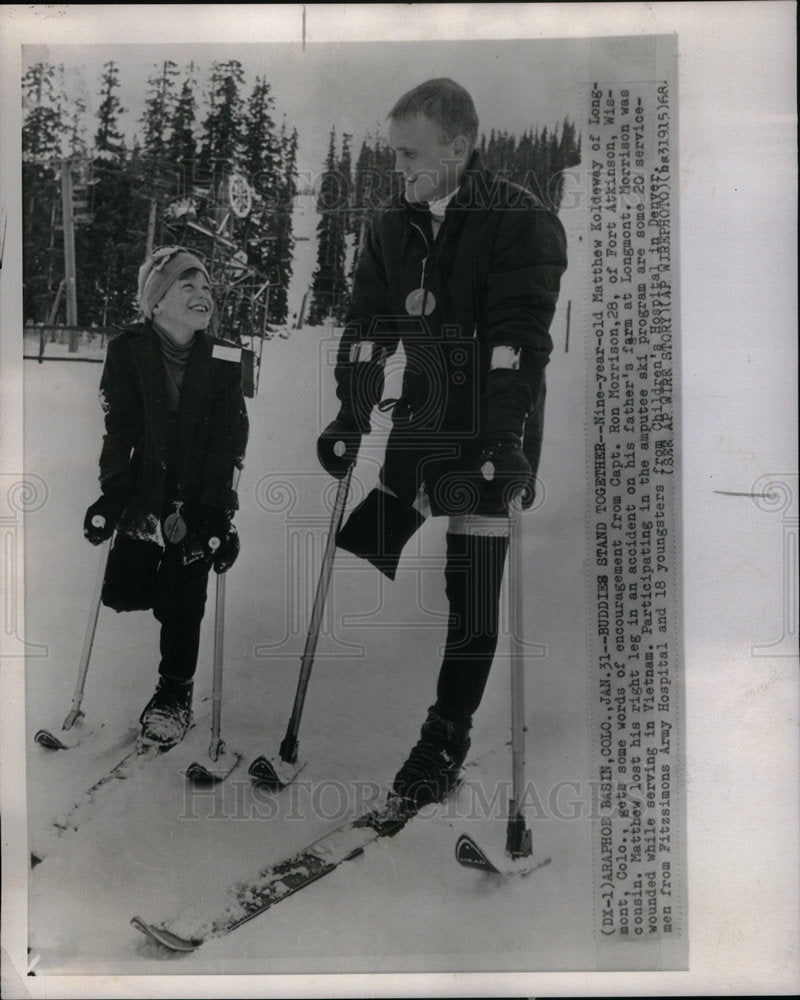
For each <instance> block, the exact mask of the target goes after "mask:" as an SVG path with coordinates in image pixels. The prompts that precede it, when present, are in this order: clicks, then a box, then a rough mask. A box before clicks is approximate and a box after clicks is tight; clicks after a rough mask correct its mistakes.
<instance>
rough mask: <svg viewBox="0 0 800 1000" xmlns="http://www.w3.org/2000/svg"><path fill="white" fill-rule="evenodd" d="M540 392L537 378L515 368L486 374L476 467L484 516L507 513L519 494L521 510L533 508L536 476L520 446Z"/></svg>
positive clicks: (501, 369)
mask: <svg viewBox="0 0 800 1000" xmlns="http://www.w3.org/2000/svg"><path fill="white" fill-rule="evenodd" d="M539 377H540V376H539ZM539 388H540V386H537V377H536V376H531V375H528V374H526V373H523V372H521V371H519V369H516V368H493V369H492V370H491V371H490V372H489V375H488V377H487V380H486V411H485V419H484V425H483V428H482V430H483V433H482V439H483V440H482V447H481V451H480V454H479V457H478V463H477V464H478V470H479V472H480V482H481V489H482V493H483V498H482V502H481V509H482V510H483V511H484V512H485V513H488V514H504V513H506V511H507V510H508V506H509V504H510V503H511V502H512V501H513V499H514V497H515V496H516V495H517V494H519V493H521V494H522V496H521V498H520V499H521V504H522V508H523V510H527V509H528V508H529V507H530V506H531V505H532V504H533V501H534V497H535V490H534V482H535V474H534V470H533V469H532V468H531V464H530V462H529V461H528V459H527V458H526V456H525V453H524V451H523V449H522V444H523V433H524V429H525V422H526V420H527V417H528V413H529V412H530V410H531V409H532V408H533V405H534V400H535V399H536V397H537V390H538V389H539Z"/></svg>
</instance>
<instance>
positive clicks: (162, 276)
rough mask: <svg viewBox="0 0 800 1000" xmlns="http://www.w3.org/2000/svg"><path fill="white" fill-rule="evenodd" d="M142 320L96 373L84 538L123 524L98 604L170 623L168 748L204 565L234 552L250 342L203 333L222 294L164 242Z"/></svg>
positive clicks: (149, 273)
mask: <svg viewBox="0 0 800 1000" xmlns="http://www.w3.org/2000/svg"><path fill="white" fill-rule="evenodd" d="M138 293H139V304H140V307H141V310H142V313H143V314H144V322H143V323H142V324H140V325H137V326H133V327H131V328H130V329H127V330H125V331H123V332H122V333H121V334H120V335H119V336H118V337H116V338H114V339H113V340H112V341H111V342H110V343H109V345H108V351H107V355H106V361H105V366H104V369H103V375H102V378H101V382H100V395H101V402H102V406H103V411H104V416H105V436H104V438H103V447H102V451H101V454H100V487H101V490H102V495H101V497H100V498H99V499H98V500H97V501H95V503H93V504H92V505H91V507H89V509H88V510H87V512H86V517H85V520H84V534H85V536H86V538H87V539H88V540H89V541H90V542H91V543H92V544H93V545H99V544H100V543H101V542H103V541H105V540H106V539H107V538H110V537H111V535H112V534H114V532H115V531H116V534H115V537H114V542H113V545H112V549H111V552H110V554H109V561H108V566H107V569H106V578H105V583H104V589H103V601H104V603H105V604H107V605H108V606H110V607H112V608H114V609H115V610H117V611H132V610H140V609H141V610H143V609H147V608H152V610H153V613H154V615H155V617H156V619H157V620H158V621H159V622H160V624H161V636H160V648H161V661H160V664H159V668H158V674H159V679H158V686H157V688H156V691H155V693H154V695H153V697H152V698H151V699H150V701H149V703H148V704H147V706H146V707H145V709H144V711H143V712H142V715H141V717H140V723H141V727H142V731H141V735H142V739H143V740H145V741H147V742H151V743H156V744H158V745H159V746H161V747H162V748H163V749H167V748H169V747H170V746H173V745H174V744H175V743H177V742H178V741H179V740H181V739H182V738H183V736H184V735H185V733H186V730H187V729H188V728H189V726H190V725H191V721H192V711H191V704H192V688H193V678H194V672H195V668H196V665H197V656H198V650H199V643H200V625H201V622H202V619H203V612H204V610H205V602H206V591H207V586H208V573H209V570H210V568H211V566H212V565H213V567H214V569H215V571H216V572H217V573H224V572H225V571H226V570H228V569H230V567H231V566H232V565H233V563H234V561H235V560H236V557H237V555H238V552H239V539H238V534H237V532H236V528H235V526H234V525H233V522H232V518H233V513H234V511H235V510H236V509H237V507H238V500H237V496H236V493H235V492H234V490H233V489H232V486H231V484H232V478H233V472H234V469H235V468H241V467H242V463H243V461H244V453H245V446H246V443H247V435H248V419H247V411H246V409H245V404H244V397H243V394H242V370H241V362H240V354H241V352H240V351H239V350H238V349H237V348H233V347H231V346H230V345H228V344H225V343H223V342H221V341H218V340H216V339H215V338H213V337H211V336H209V335H208V334H207V333H206V330H207V329H208V326H209V324H210V322H211V317H212V313H213V308H214V302H213V299H212V297H211V282H210V280H209V276H208V272H207V270H206V267H205V264H204V263H203V262H202V261H201V260H200V258H199V257H197V256H196V255H195V254H194V253H192V252H191V251H190V250H187V249H185V248H183V247H164V248H161V249H160V250H156V251H155V252H154V253H153V254H152V256H151V257H150V258H149V259H148V260H147V261H146V262H145V264H143V265H142V267H141V268H140V271H139V289H138Z"/></svg>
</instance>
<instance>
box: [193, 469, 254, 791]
mask: <svg viewBox="0 0 800 1000" xmlns="http://www.w3.org/2000/svg"><path fill="white" fill-rule="evenodd" d="M240 475H241V472H240V470H239V469H234V471H233V476H232V478H231V487H232V488H233V489H234V490H235V489H237V488H238V486H239V476H240ZM215 542H216V544H214V543H215ZM209 544H210V546H211V548H212V549H217V548H219V545H220V540H219V539H218V538H212V539H211V540H210V542H209ZM226 577H227V573H218V574H217V589H216V604H215V609H214V671H213V680H212V693H211V698H212V707H211V743H210V744H209V747H208V759H207V760H195V761H193V762H192V763H191V764H190V765H189V766H188V768H187V769H186V777H187V778H189V779H190V780H192V781H196V782H212V781H224V780H225V779H226V778H227V777H228V775H229V774H230V773H231V772H232V771H233V769H234V768H235V767H236V765H237V764H238V763H239V761H240V760H241V759H242V755H241V754H240V753H239V752H238V751H235V750H229V749H228V748H227V747H226V746H225V741H224V740H223V739H222V737H221V735H220V732H221V728H222V667H223V658H224V653H225V579H226Z"/></svg>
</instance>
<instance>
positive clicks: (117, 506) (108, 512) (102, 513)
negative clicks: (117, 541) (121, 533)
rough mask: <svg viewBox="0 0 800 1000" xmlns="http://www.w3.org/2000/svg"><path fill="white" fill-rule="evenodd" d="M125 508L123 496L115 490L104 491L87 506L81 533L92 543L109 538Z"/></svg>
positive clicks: (98, 542)
mask: <svg viewBox="0 0 800 1000" xmlns="http://www.w3.org/2000/svg"><path fill="white" fill-rule="evenodd" d="M124 508H125V498H124V497H123V495H122V494H121V493H119V492H116V491H109V492H107V493H104V494H103V495H102V496H101V497H100V499H99V500H95V502H94V503H93V504H92V505H91V507H89V509H88V510H87V511H86V516H85V517H84V519H83V535H84V538H88V539H89V541H90V542H91V543H92V545H100V544H101V543H102V542H104V541H106V539H108V538H111V536H112V535H113V534H114V529H115V528H116V526H117V522H118V521H119V519H120V515H121V514H122V511H123V510H124Z"/></svg>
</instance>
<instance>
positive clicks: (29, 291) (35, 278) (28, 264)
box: [22, 62, 68, 322]
mask: <svg viewBox="0 0 800 1000" xmlns="http://www.w3.org/2000/svg"><path fill="white" fill-rule="evenodd" d="M62 79H63V67H62V66H52V65H50V64H49V63H41V62H40V63H36V64H35V65H34V66H31V67H30V68H29V69H28V70H27V72H26V73H25V74H24V76H23V77H22V104H23V110H24V115H23V120H22V273H23V286H22V307H23V316H24V318H25V319H26V320H33V321H36V322H43V321H44V320H46V319H47V317H48V314H49V312H50V309H51V306H52V303H53V300H54V298H55V295H56V290H57V288H58V284H59V282H60V280H61V278H62V277H63V274H64V264H63V246H62V242H61V240H60V239H59V238H58V234H57V232H56V226H57V223H58V221H59V219H60V211H61V186H60V159H61V154H62V142H63V139H64V136H65V135H66V133H67V130H68V126H67V124H66V121H65V116H64V106H65V99H64V96H63V94H62V91H61V87H62Z"/></svg>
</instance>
